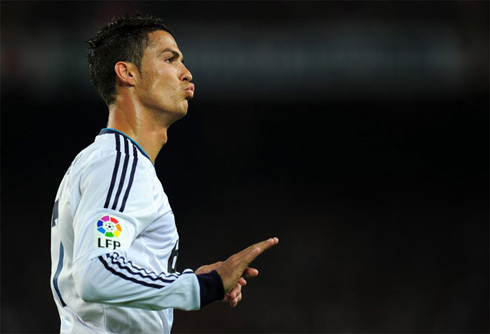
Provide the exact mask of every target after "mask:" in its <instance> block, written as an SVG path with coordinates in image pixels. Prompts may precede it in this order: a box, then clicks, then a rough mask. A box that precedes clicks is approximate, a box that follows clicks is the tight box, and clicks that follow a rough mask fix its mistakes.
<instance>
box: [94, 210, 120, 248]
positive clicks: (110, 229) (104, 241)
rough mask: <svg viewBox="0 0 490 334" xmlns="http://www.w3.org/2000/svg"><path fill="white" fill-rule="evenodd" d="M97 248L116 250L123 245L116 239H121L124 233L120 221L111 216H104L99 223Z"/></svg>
mask: <svg viewBox="0 0 490 334" xmlns="http://www.w3.org/2000/svg"><path fill="white" fill-rule="evenodd" d="M97 231H98V232H99V234H98V236H99V237H98V238H97V247H100V248H112V249H116V248H117V247H119V246H121V243H120V242H119V241H117V240H114V238H117V237H119V235H121V233H122V227H121V224H120V223H119V221H118V220H117V219H116V218H114V217H111V216H104V217H102V218H100V219H99V220H98V221H97Z"/></svg>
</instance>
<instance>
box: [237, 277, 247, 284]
mask: <svg viewBox="0 0 490 334" xmlns="http://www.w3.org/2000/svg"><path fill="white" fill-rule="evenodd" d="M237 283H238V284H240V285H241V286H245V285H247V281H246V280H245V278H243V277H240V278H239V279H238V282H237Z"/></svg>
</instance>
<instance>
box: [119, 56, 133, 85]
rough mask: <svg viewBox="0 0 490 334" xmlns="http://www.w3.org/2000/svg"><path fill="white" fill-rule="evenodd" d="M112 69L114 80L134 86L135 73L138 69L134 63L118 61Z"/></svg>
mask: <svg viewBox="0 0 490 334" xmlns="http://www.w3.org/2000/svg"><path fill="white" fill-rule="evenodd" d="M114 71H115V72H116V81H117V82H118V83H119V84H120V85H122V86H134V85H135V83H136V77H135V76H136V74H137V73H138V69H137V67H136V65H134V64H132V63H129V62H125V61H118V62H117V63H116V65H114Z"/></svg>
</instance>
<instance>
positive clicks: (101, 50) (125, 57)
mask: <svg viewBox="0 0 490 334" xmlns="http://www.w3.org/2000/svg"><path fill="white" fill-rule="evenodd" d="M157 30H164V31H166V32H168V33H169V34H172V32H171V31H170V29H169V28H168V27H167V26H166V25H165V23H164V22H163V20H162V19H160V18H157V17H153V16H151V15H142V14H124V15H122V16H121V17H118V18H114V19H112V21H111V22H109V24H108V25H107V26H105V27H104V28H102V29H101V30H99V31H98V32H97V35H96V36H95V37H94V38H92V39H90V40H89V41H88V42H87V43H88V45H89V53H88V66H89V77H90V81H91V82H92V83H93V84H94V86H95V88H96V89H97V91H98V93H99V94H100V96H101V97H102V99H103V100H104V101H105V103H106V104H107V105H110V104H111V103H112V102H114V101H115V96H116V72H115V71H114V65H115V64H116V63H117V62H118V61H128V62H131V63H133V64H135V65H136V66H137V67H138V69H140V70H141V60H142V58H143V52H144V50H145V48H146V47H147V46H148V34H149V33H151V32H153V31H157Z"/></svg>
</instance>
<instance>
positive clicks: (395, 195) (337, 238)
mask: <svg viewBox="0 0 490 334" xmlns="http://www.w3.org/2000/svg"><path fill="white" fill-rule="evenodd" d="M136 11H139V12H141V13H150V14H154V15H156V16H160V17H162V18H164V19H165V21H166V22H167V24H168V25H169V26H170V27H171V28H172V29H173V30H174V36H175V38H176V40H177V42H178V44H179V46H180V49H181V50H182V51H183V53H184V55H185V58H186V65H187V66H188V67H189V69H190V70H191V71H192V73H193V75H194V82H195V84H196V96H195V98H194V100H193V101H191V103H190V109H189V114H188V115H187V116H186V117H185V118H184V119H183V120H181V121H180V122H178V123H176V124H175V125H173V126H172V128H171V129H170V131H169V141H168V143H167V145H166V146H165V147H164V149H163V150H162V152H161V154H160V156H159V158H158V159H157V163H156V170H157V173H158V175H159V177H160V179H161V181H162V183H163V186H164V188H165V191H166V193H167V194H168V196H169V198H170V202H171V204H172V206H173V209H174V212H175V214H176V219H177V224H178V228H179V232H180V235H181V252H180V257H179V269H180V270H183V269H184V268H194V269H195V268H197V267H198V266H199V265H201V264H206V263H211V262H214V261H216V260H219V259H225V258H226V257H227V256H228V255H230V254H232V253H234V252H235V251H238V250H240V249H241V248H243V247H245V246H248V245H249V244H250V243H252V242H255V241H259V240H261V239H264V238H267V237H269V236H274V235H276V236H278V237H279V238H280V240H281V243H280V245H279V246H278V247H276V248H275V249H273V250H271V251H270V252H268V253H266V254H265V255H264V256H263V257H262V258H260V259H258V260H257V262H256V266H257V268H259V270H260V272H261V277H260V278H258V279H255V280H250V282H249V286H248V287H246V289H245V291H244V300H243V302H242V303H241V304H240V305H239V307H238V308H237V309H230V308H228V307H227V306H226V305H224V304H220V303H218V304H213V305H211V306H209V307H206V308H205V309H203V310H201V311H199V312H181V311H176V319H175V324H174V329H173V332H175V333H182V332H202V333H213V332H216V333H222V332H232V333H233V332H234V333H237V332H240V333H256V332H263V333H264V332H267V333H269V332H271V333H278V332H281V333H293V332H294V333H299V332H301V333H305V332H312V333H313V332H316V333H360V332H362V333H388V332H390V333H394V332H398V333H400V332H403V333H420V332H424V333H450V332H452V333H470V332H471V333H487V332H489V277H488V276H489V243H488V239H489V229H488V218H489V217H488V204H489V198H488V184H489V183H488V167H489V166H488V149H489V147H488V143H489V138H488V125H489V119H488V112H489V3H488V2H487V1H433V2H424V1H413V2H394V1H382V2H378V1H376V2H375V1H365V2H355V1H349V2H247V3H245V2H163V1H162V2H45V1H43V2H20V1H16V2H5V1H2V2H1V130H2V132H1V199H2V202H1V209H2V211H1V214H2V217H1V218H2V224H1V226H2V229H1V235H2V239H1V265H2V267H1V330H2V332H4V333H57V332H58V330H59V318H58V314H57V311H56V307H55V304H54V302H53V299H52V295H51V291H50V288H49V274H50V245H49V243H50V217H51V209H52V205H53V202H54V197H55V194H56V191H57V187H58V185H59V183H60V181H61V179H62V177H63V175H64V173H65V171H66V169H67V168H68V166H69V164H70V162H71V161H72V159H73V158H74V157H75V156H76V154H77V153H78V152H79V151H80V150H81V149H83V148H84V147H86V146H87V145H89V144H90V143H91V142H92V141H93V139H94V137H95V136H96V135H97V134H98V132H99V130H100V129H101V128H103V127H105V125H106V118H107V110H106V106H105V105H104V103H103V102H102V100H101V99H100V98H99V97H98V96H97V93H96V92H95V90H94V89H93V88H92V86H91V85H90V83H89V80H88V74H87V61H86V43H85V41H86V40H88V39H89V38H91V37H92V36H94V35H95V33H96V32H97V30H98V29H99V28H101V27H102V26H104V25H105V24H106V23H107V22H108V21H109V20H110V19H111V18H112V17H113V16H119V15H120V14H122V13H125V12H136ZM150 334H151V333H150Z"/></svg>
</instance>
